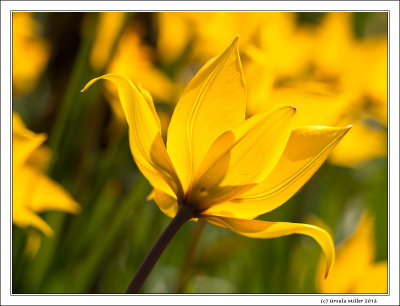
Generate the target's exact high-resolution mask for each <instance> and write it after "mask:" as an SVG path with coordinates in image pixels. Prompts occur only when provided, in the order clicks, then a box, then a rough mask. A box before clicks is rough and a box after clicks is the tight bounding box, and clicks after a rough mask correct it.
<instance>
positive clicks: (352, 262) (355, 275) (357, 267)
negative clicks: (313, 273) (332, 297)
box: [316, 214, 388, 294]
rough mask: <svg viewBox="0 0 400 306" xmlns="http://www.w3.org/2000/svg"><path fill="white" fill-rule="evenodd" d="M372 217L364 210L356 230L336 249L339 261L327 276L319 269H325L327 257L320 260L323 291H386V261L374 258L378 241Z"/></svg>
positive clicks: (319, 278)
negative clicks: (324, 277) (377, 260)
mask: <svg viewBox="0 0 400 306" xmlns="http://www.w3.org/2000/svg"><path fill="white" fill-rule="evenodd" d="M373 228H374V225H373V219H372V217H371V215H369V214H365V215H364V216H363V218H362V219H361V222H360V224H359V226H358V228H357V230H356V232H355V233H354V235H353V236H352V237H351V238H350V239H348V240H347V241H346V242H345V243H344V244H343V245H342V246H341V247H340V248H339V249H338V251H337V253H336V261H335V264H334V265H333V267H332V270H331V273H330V274H329V277H328V278H327V279H322V278H321V277H320V276H321V275H320V274H319V273H321V270H323V269H324V259H321V261H320V264H319V271H320V272H319V273H318V274H317V277H316V281H317V288H318V290H319V292H321V293H342V294H343V293H358V294H373V293H375V294H377V293H387V286H388V265H387V261H381V262H374V257H375V243H374V233H373Z"/></svg>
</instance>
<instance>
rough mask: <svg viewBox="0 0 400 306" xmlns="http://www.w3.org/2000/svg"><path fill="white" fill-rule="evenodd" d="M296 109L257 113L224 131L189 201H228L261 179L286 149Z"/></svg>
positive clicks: (213, 148)
mask: <svg viewBox="0 0 400 306" xmlns="http://www.w3.org/2000/svg"><path fill="white" fill-rule="evenodd" d="M295 111H296V109H295V108H293V107H286V106H285V107H282V108H278V109H277V110H273V111H272V112H265V113H262V114H257V115H255V116H253V117H251V118H249V119H248V120H246V121H245V122H244V123H243V124H241V125H239V126H238V127H236V128H234V129H233V130H231V131H228V132H225V133H224V134H222V135H221V136H220V137H219V138H218V139H217V140H216V141H215V142H214V143H213V145H212V146H211V148H210V150H209V151H208V153H207V155H206V157H205V158H204V160H203V162H202V164H201V166H200V168H199V170H198V173H197V174H196V177H195V179H194V181H193V189H192V190H191V191H190V193H189V197H190V201H192V202H193V203H196V204H197V205H201V206H209V205H212V204H215V203H221V202H223V201H228V200H230V199H232V198H234V197H236V196H238V195H239V194H240V193H243V192H244V191H246V190H248V189H249V188H251V187H253V186H254V185H255V184H257V183H259V182H261V181H262V180H263V179H264V178H265V177H266V176H267V175H268V174H269V173H270V171H271V170H272V169H273V168H274V166H275V165H276V163H277V162H278V160H279V158H280V156H281V155H282V152H283V150H284V149H285V146H286V143H287V141H288V138H289V135H290V132H291V126H292V124H291V122H292V119H293V118H294V115H295Z"/></svg>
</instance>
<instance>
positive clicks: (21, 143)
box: [12, 112, 46, 166]
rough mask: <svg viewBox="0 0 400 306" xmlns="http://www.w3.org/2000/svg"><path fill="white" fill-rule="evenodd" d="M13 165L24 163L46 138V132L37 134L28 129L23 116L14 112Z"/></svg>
mask: <svg viewBox="0 0 400 306" xmlns="http://www.w3.org/2000/svg"><path fill="white" fill-rule="evenodd" d="M12 140H13V148H18V150H13V165H14V166H20V165H22V164H23V163H24V162H25V161H26V160H27V159H28V158H29V156H30V155H31V154H32V153H33V151H34V150H35V149H37V148H38V147H39V146H40V145H41V144H42V143H43V142H44V141H45V140H46V135H45V134H36V133H34V132H32V131H30V130H28V129H27V128H26V126H25V124H24V122H23V121H22V119H21V117H20V116H19V115H18V114H17V113H14V112H13V139H12Z"/></svg>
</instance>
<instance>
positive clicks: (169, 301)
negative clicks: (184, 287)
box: [1, 1, 400, 305]
mask: <svg viewBox="0 0 400 306" xmlns="http://www.w3.org/2000/svg"><path fill="white" fill-rule="evenodd" d="M94 4H95V5H94ZM227 8H229V10H239V11H240V10H265V11H268V10H278V11H279V10H285V9H286V8H290V10H291V11H328V10H335V11H365V10H367V11H374V10H388V11H390V19H389V22H390V25H389V28H390V33H389V47H390V51H389V54H390V69H389V74H390V75H389V81H390V82H389V88H390V97H389V103H390V108H389V109H390V113H389V124H390V125H389V131H390V133H389V135H390V146H389V149H390V151H389V156H390V161H389V165H390V169H389V182H390V194H389V203H390V204H391V206H390V215H389V224H390V229H389V231H390V235H389V237H390V241H389V243H390V248H389V251H390V252H389V258H390V280H389V284H390V288H389V292H390V295H386V296H376V295H372V296H371V295H366V296H362V295H361V296H360V295H351V296H349V295H318V294H316V295H179V296H177V295H135V296H132V295H130V296H122V295H10V291H11V290H10V289H11V284H10V279H11V277H10V265H9V263H10V260H11V259H10V252H9V248H10V243H11V240H10V237H11V235H10V228H11V224H10V217H9V216H10V215H11V211H10V207H9V205H8V203H10V200H11V193H10V190H11V189H10V188H11V182H10V168H11V166H10V165H11V164H10V161H11V148H10V143H11V139H10V138H11V128H10V127H11V122H10V118H11V102H10V101H11V76H10V59H11V54H10V50H11V46H10V41H11V39H10V38H11V37H10V34H11V20H10V16H11V14H10V12H11V11H13V10H26V11H30V10H40V11H83V10H85V11H90V10H94V9H95V10H96V11H100V10H105V11H107V10H113V11H115V10H124V11H125V10H132V11H138V10H144V11H161V10H167V11H168V10H169V11H173V10H200V11H201V10H226V9H227ZM366 64H367V63H366ZM398 84H399V2H397V1H268V2H267V1H247V2H245V1H229V2H224V1H213V2H211V1H196V2H193V1H185V2H180V1H151V2H145V1H129V2H127V1H96V2H92V1H18V2H14V1H2V2H1V101H2V102H1V191H2V192H1V203H2V205H1V304H2V305H4V304H7V305H73V304H84V305H112V304H120V305H130V304H143V305H149V304H163V305H184V304H192V305H201V304H230V305H241V304H242V305H245V304H254V305H262V304H264V305H265V304H274V305H287V304H293V305H294V304H296V305H320V304H325V300H326V299H327V300H328V302H329V299H331V298H332V299H336V300H339V299H341V298H343V299H344V300H346V302H347V304H349V303H348V300H349V299H352V298H359V299H362V300H364V301H365V298H373V299H375V298H376V299H377V304H378V305H397V304H398V303H399V291H398V288H399V223H400V222H399V188H398V184H399V86H398ZM328 304H329V303H328ZM360 304H365V302H364V303H360Z"/></svg>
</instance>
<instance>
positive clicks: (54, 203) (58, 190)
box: [22, 167, 81, 214]
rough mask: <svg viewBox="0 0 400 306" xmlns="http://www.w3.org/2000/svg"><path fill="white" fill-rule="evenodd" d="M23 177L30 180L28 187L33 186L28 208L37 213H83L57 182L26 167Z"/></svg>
mask: <svg viewBox="0 0 400 306" xmlns="http://www.w3.org/2000/svg"><path fill="white" fill-rule="evenodd" d="M22 171H23V176H24V178H29V179H30V181H29V182H28V185H30V186H33V188H34V189H32V194H31V198H30V201H29V203H27V207H29V208H30V209H32V210H33V211H35V212H42V211H46V210H53V209H55V210H62V211H66V212H69V213H72V214H77V213H79V212H80V211H81V207H80V206H79V204H78V203H77V202H75V200H74V199H73V198H72V197H71V196H70V195H69V194H68V193H67V192H66V191H65V190H64V189H63V188H62V187H61V186H60V185H59V184H57V183H56V182H55V181H53V180H51V179H50V178H48V177H47V176H46V175H44V174H42V173H41V172H39V171H37V170H36V169H34V168H31V167H24V169H23V170H22Z"/></svg>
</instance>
